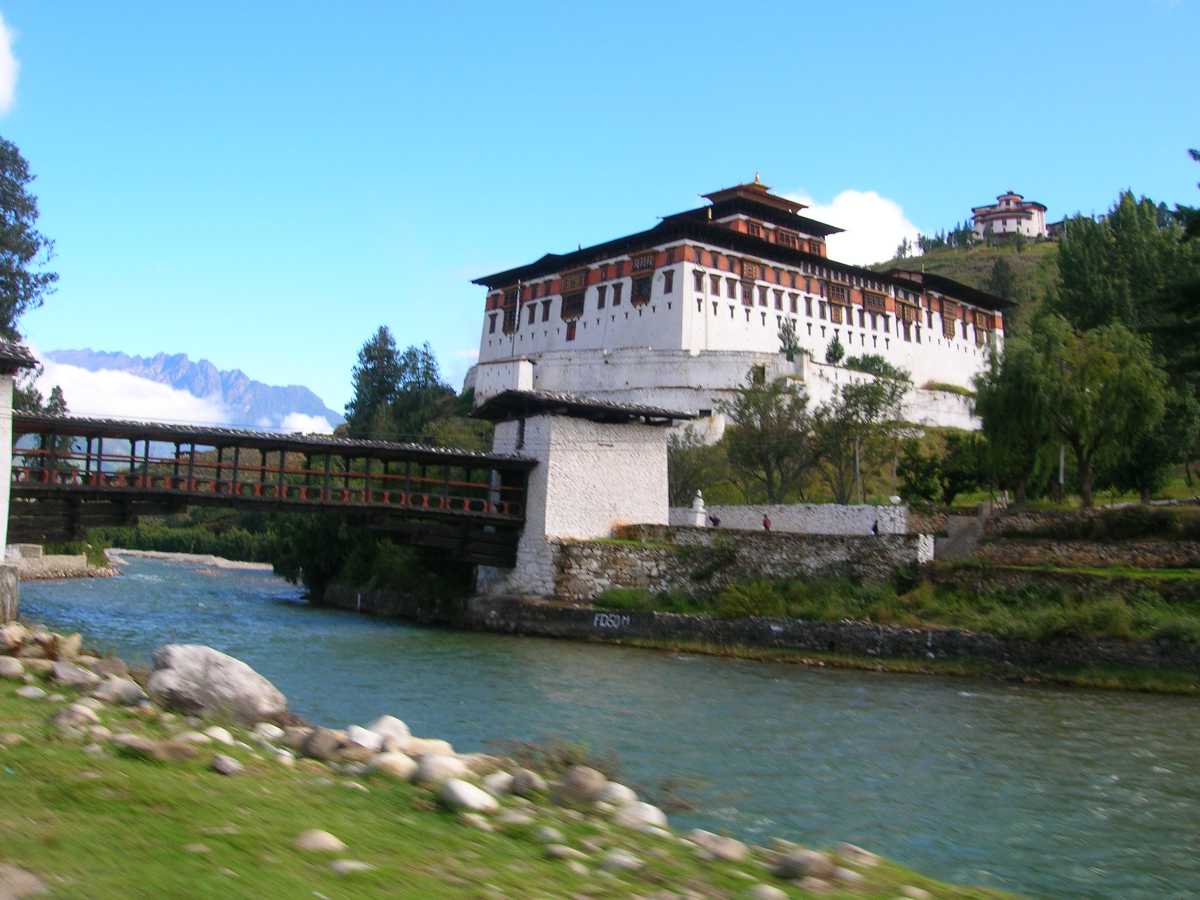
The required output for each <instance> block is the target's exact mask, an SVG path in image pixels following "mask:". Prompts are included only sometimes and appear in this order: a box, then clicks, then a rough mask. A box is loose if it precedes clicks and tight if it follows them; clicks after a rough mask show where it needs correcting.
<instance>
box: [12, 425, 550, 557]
mask: <svg viewBox="0 0 1200 900" xmlns="http://www.w3.org/2000/svg"><path fill="white" fill-rule="evenodd" d="M535 465H536V462H535V461H534V460H531V459H525V458H522V457H519V456H507V455H503V454H493V453H477V452H473V451H468V450H454V449H446V448H440V447H428V446H423V445H419V444H401V443H390V442H386V441H373V440H353V439H348V438H338V437H324V436H302V435H287V434H269V433H264V432H259V431H243V430H237V429H228V428H215V427H205V426H193V425H167V424H159V423H151V422H133V421H121V420H112V419H88V418H77V417H68V416H46V415H31V414H21V413H17V414H14V415H13V464H12V486H11V487H12V503H11V507H10V509H11V512H10V518H9V538H8V539H9V541H10V542H30V543H41V542H44V541H53V540H65V539H75V538H79V537H82V536H83V534H84V533H85V532H86V530H87V529H88V528H93V527H96V526H101V525H124V524H133V523H135V522H136V521H137V517H138V516H139V515H163V514H167V513H172V512H179V511H181V510H183V509H185V508H186V507H188V506H195V505H202V504H208V505H219V506H224V507H230V508H235V509H260V510H270V511H283V512H296V511H301V512H302V511H314V512H315V511H326V512H336V513H337V514H339V515H341V516H344V517H346V519H347V520H349V521H351V522H353V523H354V524H358V525H364V526H367V527H369V528H372V529H376V530H378V531H380V532H384V533H387V534H389V535H390V536H392V537H393V538H394V539H395V540H397V541H400V542H403V543H409V544H416V545H419V546H425V547H434V548H438V549H441V550H444V551H447V552H448V553H450V554H453V555H455V556H456V557H458V558H460V559H462V560H463V561H465V562H471V563H480V564H485V565H495V566H511V565H512V563H513V560H514V556H515V552H516V543H517V538H518V537H519V536H520V531H521V527H522V525H523V524H524V521H525V495H526V486H527V482H528V474H529V471H530V469H532V468H533V467H534V466H535Z"/></svg>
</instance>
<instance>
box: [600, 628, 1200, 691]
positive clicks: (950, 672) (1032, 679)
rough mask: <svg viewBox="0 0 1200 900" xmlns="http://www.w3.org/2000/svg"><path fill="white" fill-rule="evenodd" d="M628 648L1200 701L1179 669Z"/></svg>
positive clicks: (699, 646)
mask: <svg viewBox="0 0 1200 900" xmlns="http://www.w3.org/2000/svg"><path fill="white" fill-rule="evenodd" d="M617 642H619V643H620V644H622V645H623V646H628V647H642V648H645V649H647V650H668V651H671V652H673V653H696V654H701V655H704V656H722V657H726V658H729V659H748V660H754V661H757V662H776V663H788V664H790V665H803V666H813V667H816V668H830V669H856V670H859V671H866V672H887V673H891V674H897V675H943V676H952V677H969V678H994V679H998V680H1001V681H1013V682H1020V683H1021V684H1047V685H1057V686H1061V687H1079V688H1093V689H1096V690H1117V691H1135V692H1140V693H1147V694H1179V695H1183V696H1200V674H1198V673H1196V672H1188V671H1183V670H1176V669H1154V670H1151V669H1130V668H1120V667H1116V666H1075V667H1019V668H1018V667H1016V666H1006V665H999V664H996V663H992V662H989V661H987V660H973V659H908V658H903V657H890V658H888V657H878V656H852V655H849V654H844V653H825V652H821V651H809V650H788V649H786V648H774V647H749V646H745V645H738V644H712V643H703V642H698V641H675V640H669V641H668V640H645V639H632V640H627V639H620V640H619V641H617Z"/></svg>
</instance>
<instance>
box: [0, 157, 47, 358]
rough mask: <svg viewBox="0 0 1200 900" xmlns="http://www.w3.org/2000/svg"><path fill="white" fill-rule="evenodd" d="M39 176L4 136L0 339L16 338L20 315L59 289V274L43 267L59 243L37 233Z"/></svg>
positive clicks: (0, 193)
mask: <svg viewBox="0 0 1200 900" xmlns="http://www.w3.org/2000/svg"><path fill="white" fill-rule="evenodd" d="M33 180H34V176H33V175H32V174H30V171H29V164H28V163H27V162H26V161H25V158H24V157H23V156H22V155H21V151H20V150H18V149H17V147H16V145H15V144H13V143H11V142H9V141H6V140H4V139H3V138H0V337H4V338H6V339H7V340H10V341H11V340H17V339H18V338H19V337H20V334H19V332H18V330H17V323H18V321H19V320H20V318H21V316H22V315H23V314H25V313H26V312H28V311H29V310H31V309H37V308H38V307H39V306H41V305H42V300H43V298H44V297H45V296H46V295H47V294H49V293H51V292H52V291H53V290H54V284H55V282H57V281H58V275H57V273H55V272H50V271H46V270H45V269H44V268H43V267H44V266H45V265H47V264H48V263H49V262H50V259H51V258H52V257H53V255H54V242H53V241H51V240H50V239H49V238H47V237H46V236H45V235H44V234H42V233H41V232H40V231H38V230H37V220H38V205H37V198H36V197H34V195H33V194H31V193H30V192H29V185H30V184H31V183H32V182H33Z"/></svg>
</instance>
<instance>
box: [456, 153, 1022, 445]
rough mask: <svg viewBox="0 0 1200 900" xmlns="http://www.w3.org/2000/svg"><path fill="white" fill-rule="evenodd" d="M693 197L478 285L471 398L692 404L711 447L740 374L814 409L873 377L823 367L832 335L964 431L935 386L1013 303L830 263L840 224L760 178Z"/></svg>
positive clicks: (956, 406) (967, 359)
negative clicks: (801, 397) (780, 382)
mask: <svg viewBox="0 0 1200 900" xmlns="http://www.w3.org/2000/svg"><path fill="white" fill-rule="evenodd" d="M704 198H705V199H706V200H707V201H708V202H707V203H706V204H705V205H703V206H700V207H697V208H695V209H689V210H685V211H684V212H680V213H676V214H674V215H669V216H665V217H663V218H662V220H661V221H660V222H659V223H658V224H657V225H655V226H653V227H652V228H649V229H647V230H646V231H641V232H637V233H635V234H629V235H625V236H623V237H618V238H615V239H613V240H611V241H607V242H605V243H602V244H597V245H595V246H591V247H584V248H580V249H578V250H575V251H572V252H569V253H561V254H560V253H548V254H546V255H545V256H542V257H541V258H540V259H538V260H536V261H534V262H532V263H528V264H526V265H522V266H518V267H516V268H513V269H507V270H505V271H502V272H496V273H494V274H492V275H486V276H484V277H482V278H479V279H476V281H475V283H476V284H479V285H481V286H483V287H484V288H486V290H487V296H486V299H485V302H484V310H483V323H482V324H483V327H482V333H481V335H480V341H479V362H478V363H477V365H476V366H475V367H474V368H473V369H472V370H471V372H470V373H469V374H468V376H467V382H466V387H468V388H473V389H474V391H475V396H476V398H477V401H478V402H483V401H484V400H486V399H487V398H488V397H489V396H494V395H496V394H499V393H501V392H503V391H506V390H511V389H520V390H526V391H529V390H535V391H552V392H566V393H571V394H581V395H586V396H591V397H599V398H605V399H607V400H611V401H616V402H621V403H638V404H648V405H654V406H659V407H666V408H671V409H680V410H691V411H697V412H699V414H700V416H701V423H700V427H701V430H702V432H703V433H704V434H705V435H706V437H707V438H708V439H710V440H715V439H717V438H718V437H719V435H720V433H721V431H723V426H724V420H723V417H722V416H721V415H720V414H719V411H718V409H719V407H718V404H719V401H720V400H722V399H724V398H728V397H729V396H731V394H732V391H733V389H734V388H735V387H737V386H738V385H741V384H744V383H745V382H746V379H747V378H748V377H753V378H756V379H775V378H783V377H786V378H789V379H792V380H793V381H795V382H797V383H802V385H803V387H804V389H805V391H806V392H807V393H808V396H809V398H810V400H811V401H812V402H814V403H820V402H823V401H825V400H827V399H828V398H829V397H831V396H832V394H833V392H834V391H835V390H837V388H838V386H839V385H844V384H845V383H847V382H848V381H854V380H858V379H862V378H871V377H872V376H870V375H867V374H865V373H863V372H860V371H854V370H851V369H848V368H846V367H844V366H842V365H835V364H828V363H826V357H827V350H828V348H829V346H830V344H831V343H833V342H834V341H835V340H836V341H837V342H838V343H839V344H840V345H841V346H842V347H843V348H844V353H845V356H846V357H856V356H865V355H877V356H880V357H882V358H883V359H884V360H886V361H887V362H888V363H891V364H892V365H894V366H898V367H900V368H903V369H906V370H908V371H909V372H910V373H911V374H912V378H913V383H914V385H915V386H916V388H917V389H916V390H914V391H913V392H912V394H911V396H910V398H909V405H908V406H909V408H908V411H907V413H906V415H907V416H908V417H909V418H910V419H911V420H912V421H915V422H922V423H926V424H931V425H949V426H957V427H964V428H969V427H974V419H973V418H972V416H971V410H970V403H969V400H968V398H966V397H964V396H963V395H962V392H961V390H960V391H958V392H955V391H953V390H951V391H945V390H936V389H933V386H935V385H941V386H945V385H951V386H955V387H957V388H960V389H961V388H969V387H970V386H971V383H972V378H973V376H974V375H975V374H976V373H977V372H979V371H980V370H981V369H982V368H983V367H984V366H985V364H986V361H987V356H988V353H989V352H991V351H992V350H993V349H997V350H998V349H999V348H1000V347H1001V346H1002V344H1003V338H1004V313H1005V310H1006V309H1008V308H1009V307H1011V306H1012V304H1011V303H1010V302H1009V301H1007V300H1004V299H1002V298H1000V297H996V296H993V295H991V294H988V293H986V292H984V291H979V290H975V289H973V288H970V287H968V286H966V285H963V284H958V283H957V282H954V281H951V280H949V279H947V278H940V277H934V276H922V275H921V274H920V273H915V272H898V271H897V272H886V273H885V272H876V271H873V270H871V269H867V268H862V267H859V266H853V265H848V264H846V263H840V262H837V261H836V260H833V259H831V258H830V257H829V253H828V249H827V244H826V241H827V239H828V237H829V236H830V235H833V234H835V233H837V232H839V231H841V229H839V228H837V227H835V226H833V225H829V224H826V223H824V222H820V221H818V220H816V219H813V218H811V217H809V216H806V215H805V214H804V210H805V206H804V204H802V203H798V202H796V201H794V200H790V199H788V198H786V197H781V196H778V195H775V194H772V193H771V192H770V190H769V189H768V188H767V186H766V185H764V184H763V183H762V182H761V181H759V180H758V178H757V177H756V178H755V180H754V181H753V182H751V183H748V184H739V185H735V186H734V187H731V188H725V189H723V190H719V191H714V192H712V193H709V194H705V195H704ZM785 328H790V329H791V330H793V331H794V333H795V337H796V341H795V343H796V345H797V347H798V352H796V353H793V354H792V358H791V359H789V358H788V357H787V356H785V355H784V354H783V353H781V349H780V344H781V342H780V331H781V329H785ZM927 385H928V386H930V389H929V390H925V389H924V388H925V387H926V386H927Z"/></svg>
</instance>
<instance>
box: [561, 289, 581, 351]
mask: <svg viewBox="0 0 1200 900" xmlns="http://www.w3.org/2000/svg"><path fill="white" fill-rule="evenodd" d="M583 298H584V293H583V291H579V292H578V293H575V294H565V295H564V296H563V299H562V320H563V321H564V322H574V321H575V320H576V319H578V318H579V317H580V316H582V315H583ZM568 340H570V338H568Z"/></svg>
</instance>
